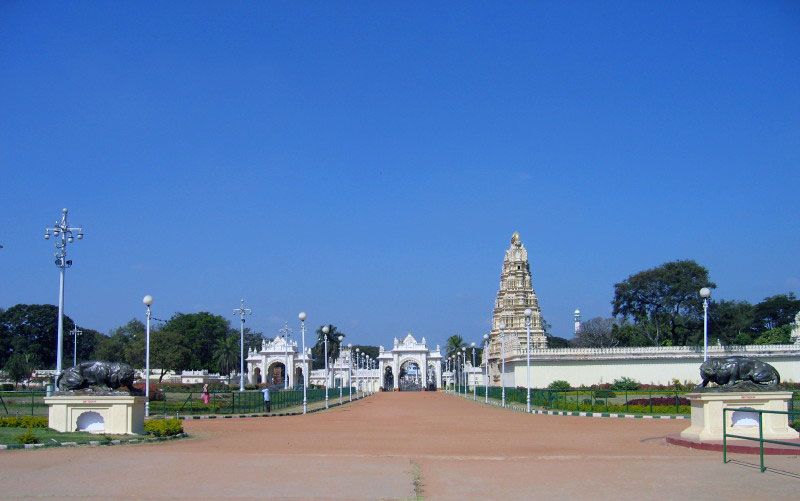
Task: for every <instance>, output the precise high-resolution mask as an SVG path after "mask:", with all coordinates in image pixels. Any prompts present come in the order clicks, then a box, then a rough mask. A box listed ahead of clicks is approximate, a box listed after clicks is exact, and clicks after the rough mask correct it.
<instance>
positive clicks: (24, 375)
mask: <svg viewBox="0 0 800 501" xmlns="http://www.w3.org/2000/svg"><path fill="white" fill-rule="evenodd" d="M3 370H4V371H5V372H6V376H7V377H8V379H10V380H12V381H14V386H17V384H19V382H20V381H23V380H26V379H29V378H30V377H31V372H33V367H31V365H30V364H29V363H28V357H27V356H26V355H23V354H22V353H14V354H12V355H11V356H10V357H9V358H8V361H7V362H6V365H5V367H4V368H3Z"/></svg>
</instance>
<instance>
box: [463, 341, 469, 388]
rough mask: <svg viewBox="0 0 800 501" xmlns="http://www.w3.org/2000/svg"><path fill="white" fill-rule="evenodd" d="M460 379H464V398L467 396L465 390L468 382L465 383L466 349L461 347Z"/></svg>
mask: <svg viewBox="0 0 800 501" xmlns="http://www.w3.org/2000/svg"><path fill="white" fill-rule="evenodd" d="M461 377H462V379H464V396H465V397H466V396H467V388H468V385H469V381H467V347H466V346H462V347H461Z"/></svg>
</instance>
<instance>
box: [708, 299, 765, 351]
mask: <svg viewBox="0 0 800 501" xmlns="http://www.w3.org/2000/svg"><path fill="white" fill-rule="evenodd" d="M708 316H709V322H708V323H709V326H708V328H709V335H710V336H711V339H712V340H713V339H719V340H720V342H721V343H722V344H726V345H728V344H750V342H751V341H752V339H753V336H754V335H755V334H756V332H755V330H756V329H755V309H754V308H753V305H752V304H750V303H748V302H747V301H726V300H722V301H719V302H712V303H711V305H710V307H709V310H708ZM741 341H744V343H742V342H741Z"/></svg>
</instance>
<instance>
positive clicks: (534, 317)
mask: <svg viewBox="0 0 800 501" xmlns="http://www.w3.org/2000/svg"><path fill="white" fill-rule="evenodd" d="M527 308H530V309H531V311H532V314H531V348H532V349H537V348H546V347H547V338H546V337H545V335H544V329H543V327H542V312H541V310H540V309H539V299H538V298H537V297H536V293H535V292H534V291H533V282H532V281H531V269H530V264H529V263H528V251H527V249H525V245H523V244H522V240H520V237H519V233H517V232H516V231H515V232H514V234H513V235H511V245H510V246H509V248H508V249H507V250H506V255H505V258H504V259H503V270H502V271H501V272H500V289H499V290H498V291H497V299H495V303H494V312H493V314H492V331H491V333H490V334H489V336H490V348H489V369H490V370H489V372H490V374H492V375H493V376H494V377H492V380H491V383H493V384H499V383H500V381H499V372H498V371H499V368H498V365H499V363H500V351H501V350H500V333H501V329H500V325H501V324H503V323H504V324H505V329H503V332H505V358H506V362H508V359H509V358H510V357H512V356H514V355H518V354H519V353H515V352H516V351H518V350H520V349H523V350H524V347H525V343H526V342H527V334H526V331H525V310H526V309H527ZM522 353H524V352H522ZM506 368H507V369H508V366H506Z"/></svg>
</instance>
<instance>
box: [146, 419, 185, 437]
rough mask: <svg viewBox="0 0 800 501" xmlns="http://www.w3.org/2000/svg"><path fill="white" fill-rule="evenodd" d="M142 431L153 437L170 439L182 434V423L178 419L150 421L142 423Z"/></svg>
mask: <svg viewBox="0 0 800 501" xmlns="http://www.w3.org/2000/svg"><path fill="white" fill-rule="evenodd" d="M144 431H145V433H147V434H148V435H153V436H155V437H171V436H173V435H178V434H180V433H183V423H182V422H181V420H180V419H175V418H170V419H151V420H149V421H145V422H144Z"/></svg>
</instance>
